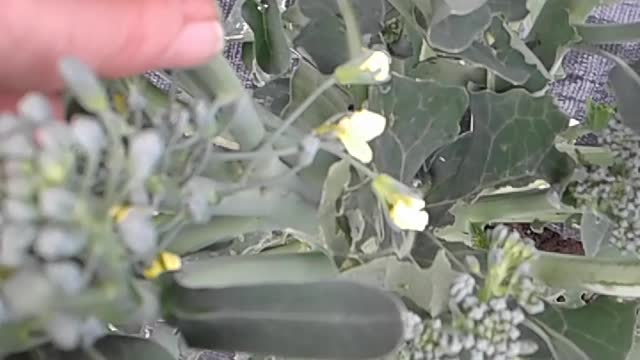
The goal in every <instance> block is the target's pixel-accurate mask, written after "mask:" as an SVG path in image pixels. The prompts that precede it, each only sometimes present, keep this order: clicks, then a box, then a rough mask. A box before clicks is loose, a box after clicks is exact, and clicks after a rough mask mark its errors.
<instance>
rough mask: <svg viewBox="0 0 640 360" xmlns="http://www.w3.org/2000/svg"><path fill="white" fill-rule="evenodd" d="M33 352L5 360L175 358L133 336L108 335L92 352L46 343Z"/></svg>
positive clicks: (165, 351) (159, 359)
mask: <svg viewBox="0 0 640 360" xmlns="http://www.w3.org/2000/svg"><path fill="white" fill-rule="evenodd" d="M33 350H34V352H33V353H22V354H19V355H15V356H11V357H9V359H7V360H29V359H34V358H35V359H39V358H41V357H40V356H45V357H44V358H45V359H47V360H95V359H96V356H100V359H104V360H177V359H176V358H175V357H173V355H171V353H169V352H168V351H167V350H165V349H164V348H163V347H162V346H161V345H159V344H158V343H156V342H154V341H150V340H147V339H143V338H140V337H135V336H126V335H109V336H105V337H103V338H102V339H100V340H98V341H97V342H96V343H95V344H94V345H93V353H92V352H89V351H86V350H76V351H68V352H65V351H59V350H57V349H55V348H53V347H52V346H49V345H46V346H43V347H41V348H36V349H33Z"/></svg>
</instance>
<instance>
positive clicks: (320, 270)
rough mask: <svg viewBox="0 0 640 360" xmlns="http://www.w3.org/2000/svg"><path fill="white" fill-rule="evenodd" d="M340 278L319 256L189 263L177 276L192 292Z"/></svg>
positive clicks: (329, 262)
mask: <svg viewBox="0 0 640 360" xmlns="http://www.w3.org/2000/svg"><path fill="white" fill-rule="evenodd" d="M337 275H338V270H337V268H336V266H335V264H334V263H333V261H332V260H331V259H330V258H328V257H327V256H326V255H324V254H322V253H319V252H311V253H292V254H257V255H237V256H217V257H213V258H206V259H199V260H192V261H186V262H185V264H184V265H183V266H182V269H181V270H180V271H179V272H177V273H176V274H175V278H176V280H177V281H178V282H179V283H180V285H182V286H185V287H189V288H224V287H229V286H243V285H256V284H272V283H304V282H307V281H315V280H325V279H331V278H334V277H335V276H337Z"/></svg>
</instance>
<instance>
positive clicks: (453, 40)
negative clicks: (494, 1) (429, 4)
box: [427, 0, 492, 53]
mask: <svg viewBox="0 0 640 360" xmlns="http://www.w3.org/2000/svg"><path fill="white" fill-rule="evenodd" d="M435 3H436V4H438V3H440V4H442V3H445V0H436V1H435ZM431 10H432V12H433V13H432V14H431V21H430V26H429V30H428V33H427V39H428V41H429V44H430V45H431V46H432V47H434V48H437V49H440V50H442V51H447V52H451V53H459V52H461V51H463V50H464V49H466V48H468V47H469V46H471V44H472V43H473V41H474V40H475V39H476V38H477V37H479V36H481V34H482V33H483V32H484V30H485V29H487V28H488V27H489V24H490V23H491V15H492V13H491V8H490V7H489V5H487V4H486V3H485V4H483V5H482V6H479V7H478V8H476V9H475V10H473V11H472V12H469V13H468V14H464V15H457V14H454V13H451V12H450V10H451V9H450V8H449V7H448V6H445V5H441V6H437V5H435V4H434V7H433V8H432V9H431Z"/></svg>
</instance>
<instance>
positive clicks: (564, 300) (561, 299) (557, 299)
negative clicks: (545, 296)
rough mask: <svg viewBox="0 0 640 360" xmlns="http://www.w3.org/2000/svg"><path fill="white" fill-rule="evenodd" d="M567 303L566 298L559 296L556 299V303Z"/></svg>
mask: <svg viewBox="0 0 640 360" xmlns="http://www.w3.org/2000/svg"><path fill="white" fill-rule="evenodd" d="M566 301H567V298H566V297H565V296H564V295H560V296H558V297H557V298H556V302H559V303H564V302H566Z"/></svg>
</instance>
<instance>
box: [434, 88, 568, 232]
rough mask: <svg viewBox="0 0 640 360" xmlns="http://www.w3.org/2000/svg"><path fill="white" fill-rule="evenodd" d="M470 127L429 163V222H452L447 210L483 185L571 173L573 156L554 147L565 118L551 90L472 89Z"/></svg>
mask: <svg viewBox="0 0 640 360" xmlns="http://www.w3.org/2000/svg"><path fill="white" fill-rule="evenodd" d="M471 111H472V113H473V129H472V131H471V132H468V133H466V134H464V135H462V136H461V137H459V138H458V139H457V140H456V141H455V142H454V143H452V144H450V145H448V146H446V147H445V148H444V149H443V150H442V151H441V152H440V153H439V154H438V158H437V159H435V160H434V162H433V165H432V166H431V168H430V174H431V182H432V187H431V189H430V190H429V192H428V193H427V199H426V200H427V207H428V209H429V210H430V213H431V215H432V216H431V218H432V224H434V225H435V226H442V225H446V224H448V223H450V222H451V216H450V215H449V214H448V210H449V209H450V208H451V207H452V206H453V205H454V204H455V202H456V201H458V200H460V199H469V198H470V197H472V196H473V195H475V194H477V193H478V192H479V191H481V190H482V189H485V188H491V187H497V186H503V185H512V186H516V185H519V186H524V185H527V184H529V183H530V182H531V180H532V179H535V178H541V179H545V180H547V181H549V182H551V183H555V182H556V181H559V180H561V179H564V178H565V177H566V176H568V175H570V173H571V169H572V165H573V162H572V160H571V159H570V157H568V156H567V155H566V154H564V153H561V152H559V151H558V150H557V149H556V148H555V144H554V141H555V138H556V135H557V134H558V133H560V132H561V131H563V130H565V129H566V128H567V126H568V123H569V119H568V117H567V116H566V115H565V114H563V113H562V112H561V111H560V110H559V109H558V108H557V107H556V105H555V103H554V101H553V98H552V97H551V96H549V95H547V96H543V97H533V96H531V94H529V93H528V92H527V91H525V90H522V89H514V90H510V91H508V92H505V93H502V94H496V93H494V92H491V91H480V92H475V93H472V94H471Z"/></svg>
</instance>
